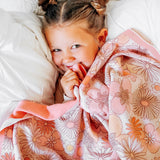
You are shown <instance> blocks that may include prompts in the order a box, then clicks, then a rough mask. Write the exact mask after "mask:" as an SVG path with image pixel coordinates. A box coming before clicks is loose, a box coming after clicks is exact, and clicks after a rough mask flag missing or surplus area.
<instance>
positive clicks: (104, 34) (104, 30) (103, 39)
mask: <svg viewBox="0 0 160 160" xmlns="http://www.w3.org/2000/svg"><path fill="white" fill-rule="evenodd" d="M107 35H108V30H107V28H102V29H101V30H100V32H99V33H98V37H97V39H98V43H99V47H102V46H103V45H104V43H105V42H106V37H107Z"/></svg>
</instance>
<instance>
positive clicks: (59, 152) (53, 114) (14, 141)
mask: <svg viewBox="0 0 160 160" xmlns="http://www.w3.org/2000/svg"><path fill="white" fill-rule="evenodd" d="M159 8H160V1H159V0H141V1H139V0H110V2H109V3H108V5H107V11H106V15H107V19H106V26H107V28H108V37H107V39H106V41H108V43H106V45H105V46H104V48H103V50H102V53H103V51H104V52H105V53H106V52H107V53H108V55H112V53H113V52H114V53H117V55H118V56H117V57H116V56H115V57H114V56H113V58H111V60H110V61H109V63H107V64H106V68H103V69H105V73H106V75H107V76H106V79H105V83H106V84H107V86H108V87H104V86H103V85H102V84H101V83H99V81H98V82H97V81H96V80H95V79H94V80H92V81H91V82H90V79H92V77H94V76H96V78H97V79H98V80H99V79H100V78H101V77H102V75H101V74H100V73H101V72H102V70H101V66H103V65H104V63H102V59H108V58H109V57H105V56H103V55H101V54H100V55H99V57H98V58H97V60H96V62H95V64H94V66H93V67H92V70H91V71H90V72H89V73H88V77H87V78H85V81H84V82H83V85H82V87H81V88H80V91H78V90H77V88H75V94H76V95H77V99H76V100H75V101H67V102H65V103H57V102H58V101H59V100H58V99H57V98H60V95H61V90H60V89H59V87H58V86H57V79H58V77H59V71H58V69H57V68H56V66H55V65H54V63H53V62H52V57H51V54H50V51H49V48H48V46H47V43H46V41H45V38H44V35H43V33H42V22H43V20H44V12H43V11H42V9H41V7H40V6H38V0H16V1H13V0H8V1H3V2H1V4H0V20H1V25H0V159H2V160H5V159H16V160H19V159H24V160H27V159H30V160H32V159H34V160H35V159H37V160H41V159H44V160H46V159H51V160H61V159H64V160H67V159H68V160H70V159H75V160H79V159H84V160H92V159H94V160H98V159H104V160H116V159H117V160H118V159H124V160H126V159H139V160H140V159H152V160H158V159H160V121H159V118H160V107H159V106H160V92H159V91H160V63H159V62H160V55H159V53H160V45H159V44H160V38H159V35H160V30H159V28H160V18H159V17H158V15H160V10H159ZM139 35H141V36H139ZM142 37H143V38H142ZM117 44H118V45H119V46H120V47H121V48H119V49H116V50H115V48H116V47H117ZM127 47H128V48H127ZM129 47H131V48H129ZM133 47H134V48H133ZM124 48H125V49H126V48H127V49H130V50H129V52H128V50H127V52H124ZM106 50H107V51H106ZM122 50H123V54H122V53H121V52H120V51H122ZM128 53H130V55H129V56H128ZM115 55H116V54H115ZM146 55H147V56H146ZM124 56H128V57H129V58H132V60H130V59H129V58H128V59H127V58H126V59H125V58H122V57H124ZM100 60H101V61H100ZM112 60H113V61H112ZM107 62H108V61H107ZM122 62H123V63H122ZM124 62H125V63H124ZM101 63H102V64H101ZM100 65H101V66H100ZM95 66H96V68H99V70H100V71H99V70H98V69H97V71H95ZM120 66H123V69H121V70H119V68H121V67H120ZM144 66H146V68H147V69H146V68H145V70H144ZM131 68H132V70H133V71H134V72H133V74H131V72H130V70H131ZM112 69H114V71H112V72H111V70H112ZM142 69H143V70H142ZM95 73H96V75H95ZM110 73H111V75H112V76H110ZM120 73H121V74H120ZM114 77H116V78H114ZM103 78H104V77H103ZM110 79H112V80H113V83H110ZM142 82H143V83H142ZM91 84H94V87H93V88H91V89H88V88H89V87H88V86H91ZM137 86H138V91H136V90H134V89H135V88H137ZM57 88H58V89H57ZM97 89H100V92H99V90H97ZM151 91H152V92H151ZM126 92H127V93H128V92H129V93H130V94H126ZM86 93H87V94H86ZM120 93H124V94H123V95H122V94H120ZM128 95H130V97H129V98H128V97H127V98H126V97H125V96H128ZM123 96H124V97H125V98H124V97H123ZM106 97H107V98H106ZM120 98H121V99H120ZM123 98H124V99H123ZM97 99H98V100H99V101H98V103H97ZM128 99H129V100H130V99H132V100H131V101H129V102H128ZM142 99H143V101H142ZM146 99H148V101H146ZM122 100H125V101H122ZM138 100H139V102H140V100H141V103H142V104H141V105H142V106H145V108H143V109H144V110H143V111H141V110H139V108H136V107H135V106H136V105H137V104H136V102H137V103H138ZM149 100H150V101H149ZM108 101H109V102H110V103H109V104H110V105H109V106H107V105H105V103H106V102H107V103H108ZM80 102H81V103H80ZM99 102H101V103H99ZM102 102H103V103H102ZM131 102H132V103H131ZM148 102H150V104H151V105H150V108H152V110H150V109H148V108H149V107H148V106H149V104H148ZM139 106H140V104H138V107H139ZM147 107H148V108H147ZM108 108H109V109H108ZM146 108H147V109H146ZM151 112H152V113H151ZM108 115H109V117H108Z"/></svg>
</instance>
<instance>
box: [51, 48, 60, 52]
mask: <svg viewBox="0 0 160 160" xmlns="http://www.w3.org/2000/svg"><path fill="white" fill-rule="evenodd" d="M60 51H61V50H60V49H53V50H52V52H60Z"/></svg>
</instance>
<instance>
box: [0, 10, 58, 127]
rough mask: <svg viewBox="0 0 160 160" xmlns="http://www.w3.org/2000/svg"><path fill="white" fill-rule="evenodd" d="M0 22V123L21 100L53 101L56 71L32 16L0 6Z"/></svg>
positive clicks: (37, 20)
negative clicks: (5, 9)
mask: <svg viewBox="0 0 160 160" xmlns="http://www.w3.org/2000/svg"><path fill="white" fill-rule="evenodd" d="M0 21H1V22H3V23H1V25H0V125H1V124H2V122H3V121H4V120H5V119H6V118H7V117H8V116H9V115H10V113H11V112H12V111H13V109H14V108H15V107H16V106H17V103H18V102H19V101H21V100H24V99H28V100H33V101H36V102H39V103H45V104H53V103H54V96H53V94H54V91H55V82H56V79H57V70H56V68H55V66H54V65H53V62H52V57H51V54H50V51H49V48H48V46H47V44H46V41H45V39H44V36H43V34H42V32H41V21H40V20H39V19H38V18H37V16H36V15H34V14H32V13H21V14H19V13H14V12H6V11H4V10H1V9H0Z"/></svg>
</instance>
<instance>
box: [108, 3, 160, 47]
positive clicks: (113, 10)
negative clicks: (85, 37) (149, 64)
mask: <svg viewBox="0 0 160 160" xmlns="http://www.w3.org/2000/svg"><path fill="white" fill-rule="evenodd" d="M107 7H108V8H107V16H108V22H107V23H108V32H109V35H108V36H109V39H112V38H114V37H116V36H117V35H119V34H120V33H122V32H123V31H125V30H127V29H129V28H134V29H136V30H137V31H139V32H140V33H142V34H143V35H144V36H145V37H147V38H148V39H150V40H151V41H152V43H153V44H154V45H155V47H156V48H157V49H159V50H160V45H159V44H160V38H159V35H160V18H159V15H160V0H117V1H115V0H111V1H110V2H109V3H108V6H107Z"/></svg>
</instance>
